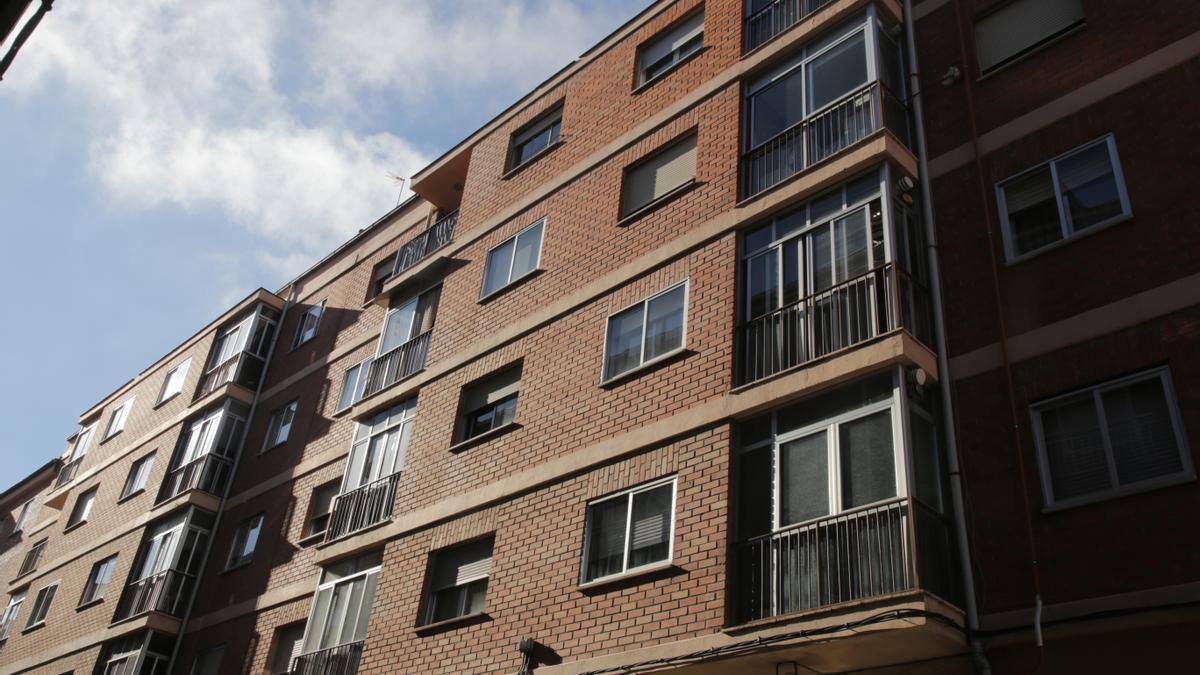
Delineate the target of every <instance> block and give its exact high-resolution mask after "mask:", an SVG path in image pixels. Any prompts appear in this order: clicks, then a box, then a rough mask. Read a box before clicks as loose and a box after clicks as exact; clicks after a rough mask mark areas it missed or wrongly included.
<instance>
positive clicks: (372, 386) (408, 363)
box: [363, 330, 433, 396]
mask: <svg viewBox="0 0 1200 675" xmlns="http://www.w3.org/2000/svg"><path fill="white" fill-rule="evenodd" d="M432 333H433V331H432V330H427V331H425V332H424V333H421V334H420V335H418V336H416V337H415V338H413V339H411V340H409V341H408V342H405V343H403V344H401V345H398V346H396V347H393V348H392V349H391V350H390V351H388V352H387V353H386V354H380V355H379V356H377V357H376V358H375V360H374V361H372V362H371V367H370V369H368V370H367V383H366V386H365V387H364V388H363V396H370V395H371V394H374V393H377V392H379V391H382V390H383V389H385V388H387V387H390V386H392V385H393V384H395V383H397V382H399V381H400V380H403V379H405V378H408V377H412V376H413V375H414V374H416V373H417V372H418V371H420V370H421V369H423V368H424V367H425V357H426V356H428V355H429V336H430V335H431V334H432Z"/></svg>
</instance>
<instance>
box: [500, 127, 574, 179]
mask: <svg viewBox="0 0 1200 675" xmlns="http://www.w3.org/2000/svg"><path fill="white" fill-rule="evenodd" d="M566 142H567V141H566V140H565V139H564V138H563V137H562V136H559V138H558V140H557V141H554V142H553V143H551V144H550V145H547V146H546V147H544V148H542V149H541V150H539V151H538V153H537V154H536V155H534V156H532V157H530V158H529V159H527V160H525V161H524V162H521V163H520V164H518V165H516V166H514V167H511V168H509V169H508V170H507V171H505V172H504V173H502V174H500V180H508V179H509V178H512V177H513V176H515V175H517V174H519V173H521V172H522V171H524V170H525V167H527V166H529V165H531V164H535V163H537V161H538V160H539V159H541V158H543V157H545V156H546V155H548V154H550V153H552V152H554V151H555V150H557V149H558V148H559V147H560V146H561V145H562V144H563V143H566Z"/></svg>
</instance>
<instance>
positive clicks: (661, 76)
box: [629, 45, 709, 96]
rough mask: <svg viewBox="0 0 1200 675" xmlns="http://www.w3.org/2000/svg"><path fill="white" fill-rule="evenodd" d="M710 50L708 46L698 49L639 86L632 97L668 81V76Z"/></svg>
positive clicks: (632, 93)
mask: <svg viewBox="0 0 1200 675" xmlns="http://www.w3.org/2000/svg"><path fill="white" fill-rule="evenodd" d="M708 49H709V47H708V45H704V46H702V47H701V48H700V49H697V50H696V51H694V52H692V53H691V54H688V55H687V56H685V57H683V58H682V59H679V60H678V61H676V62H675V63H674V64H673V65H672V66H671V67H670V68H667V69H666V70H664V71H662V72H661V73H659V74H657V75H655V76H654V77H652V78H650V79H648V80H646V81H645V82H643V83H641V84H639V85H638V86H636V87H634V88H633V91H631V92H629V93H630V95H631V96H637V95H638V94H640V93H642V92H643V91H646V90H647V89H650V88H652V87H653V86H654V85H656V84H658V83H659V82H662V81H663V80H665V79H667V76H668V75H670V74H671V73H673V72H675V71H677V70H679V69H680V68H682V67H684V66H685V65H687V64H688V63H690V62H691V61H692V60H693V59H695V58H696V57H697V56H700V55H701V54H703V53H704V52H706V51H708Z"/></svg>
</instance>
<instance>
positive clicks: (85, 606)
mask: <svg viewBox="0 0 1200 675" xmlns="http://www.w3.org/2000/svg"><path fill="white" fill-rule="evenodd" d="M102 602H104V598H102V597H100V598H96V599H95V600H88V601H87V602H84V603H81V604H80V605H79V606H77V607H76V608H75V611H76V612H82V611H83V610H85V609H91V608H92V607H95V606H96V605H99V604H100V603H102Z"/></svg>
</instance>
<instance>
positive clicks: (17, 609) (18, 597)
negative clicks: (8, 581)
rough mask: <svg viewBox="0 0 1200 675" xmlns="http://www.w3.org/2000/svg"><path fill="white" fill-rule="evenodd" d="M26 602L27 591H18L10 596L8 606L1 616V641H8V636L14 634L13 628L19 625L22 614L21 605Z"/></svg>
mask: <svg viewBox="0 0 1200 675" xmlns="http://www.w3.org/2000/svg"><path fill="white" fill-rule="evenodd" d="M24 602H25V591H24V590H20V591H16V592H15V593H13V594H12V595H10V596H8V605H7V606H6V607H5V608H4V614H2V615H0V641H3V640H7V639H8V634H9V633H11V632H12V627H13V626H14V625H16V623H17V617H18V616H19V615H20V614H21V605H22V604H23V603H24Z"/></svg>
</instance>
